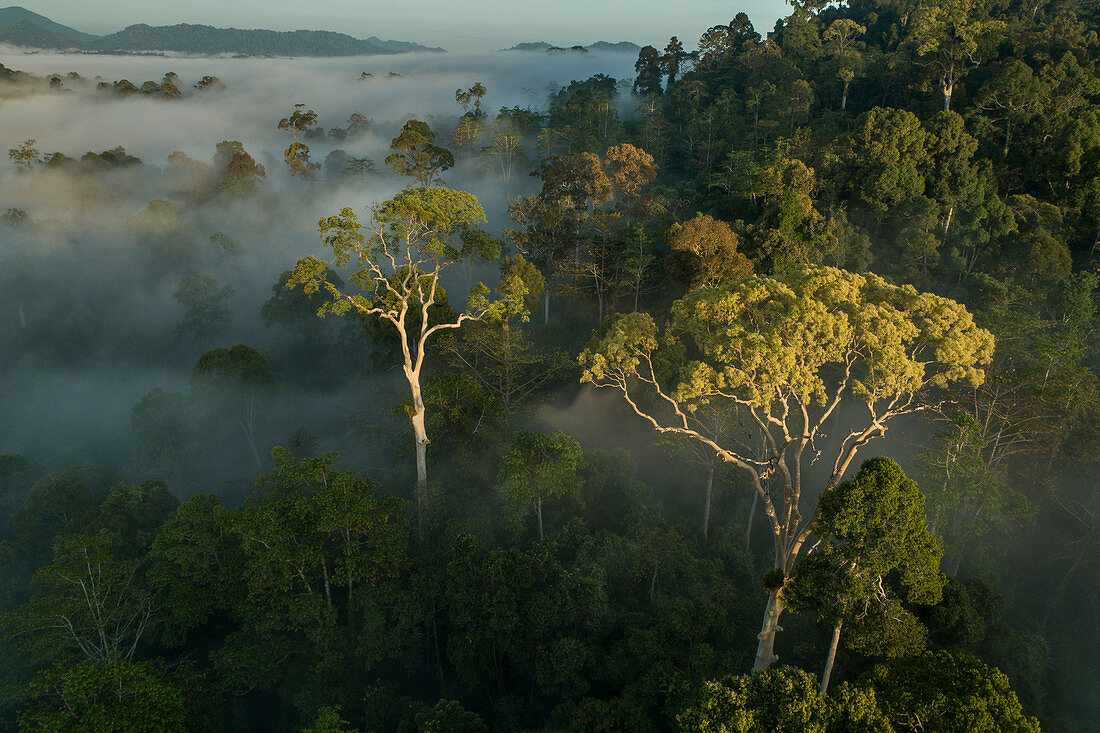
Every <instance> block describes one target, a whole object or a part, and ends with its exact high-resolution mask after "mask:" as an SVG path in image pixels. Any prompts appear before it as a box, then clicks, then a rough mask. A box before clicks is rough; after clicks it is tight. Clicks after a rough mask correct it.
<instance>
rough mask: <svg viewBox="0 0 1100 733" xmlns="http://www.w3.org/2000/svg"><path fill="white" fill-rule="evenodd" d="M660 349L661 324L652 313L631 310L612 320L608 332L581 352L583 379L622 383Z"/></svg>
mask: <svg viewBox="0 0 1100 733" xmlns="http://www.w3.org/2000/svg"><path fill="white" fill-rule="evenodd" d="M656 350H657V326H656V325H655V324H654V323H653V318H652V317H651V316H650V315H649V314H648V313H628V314H626V315H622V316H619V317H618V318H615V319H614V320H613V321H611V322H610V324H609V325H608V328H607V331H606V333H604V335H603V336H602V337H601V338H600V339H599V340H598V341H597V342H595V343H594V344H592V345H590V346H589V347H588V348H586V349H585V350H584V351H582V352H581V355H580V357H579V361H580V365H581V368H582V369H584V373H583V374H582V375H581V381H582V382H592V383H593V384H597V385H598V384H600V383H601V382H613V383H616V384H617V383H620V382H625V381H626V380H627V379H629V378H631V377H634V376H637V374H638V365H639V364H640V363H641V360H642V359H646V358H648V357H649V356H651V355H652V354H653V352H654V351H656Z"/></svg>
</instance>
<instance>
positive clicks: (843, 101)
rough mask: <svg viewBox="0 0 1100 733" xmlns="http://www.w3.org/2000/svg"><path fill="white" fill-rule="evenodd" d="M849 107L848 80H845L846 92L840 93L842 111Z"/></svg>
mask: <svg viewBox="0 0 1100 733" xmlns="http://www.w3.org/2000/svg"><path fill="white" fill-rule="evenodd" d="M847 108H848V82H844V92H843V93H841V95H840V111H841V112H843V111H844V110H846V109H847Z"/></svg>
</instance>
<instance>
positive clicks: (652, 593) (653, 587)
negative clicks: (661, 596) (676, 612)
mask: <svg viewBox="0 0 1100 733" xmlns="http://www.w3.org/2000/svg"><path fill="white" fill-rule="evenodd" d="M657 567H658V565H657V563H653V580H651V581H649V602H650V603H653V601H655V600H656V599H657Z"/></svg>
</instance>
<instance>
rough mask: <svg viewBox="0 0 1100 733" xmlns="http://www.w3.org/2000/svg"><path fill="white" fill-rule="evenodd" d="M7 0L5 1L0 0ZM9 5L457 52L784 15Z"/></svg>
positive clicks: (437, 0) (420, 6)
mask: <svg viewBox="0 0 1100 733" xmlns="http://www.w3.org/2000/svg"><path fill="white" fill-rule="evenodd" d="M0 2H2V0H0ZM12 4H20V5H22V7H25V8H27V9H28V10H32V11H34V12H36V13H40V14H41V15H45V16H46V17H48V18H50V19H51V20H53V21H55V22H58V23H61V24H63V25H67V26H70V27H72V28H75V29H76V30H79V31H84V32H86V33H95V34H97V35H102V34H106V33H112V32H114V31H117V30H120V29H122V28H124V27H126V26H128V25H132V24H134V23H148V24H149V25H174V24H176V23H195V24H205V25H214V26H219V27H234V28H270V29H273V30H296V29H308V30H332V31H340V32H342V33H347V34H350V35H353V36H357V37H360V38H365V37H367V36H379V37H380V38H383V39H387V40H391V39H392V40H400V41H414V42H417V43H423V44H426V45H429V46H442V47H443V48H446V49H447V50H450V51H479V50H489V49H495V48H502V47H508V46H511V45H513V44H515V43H519V42H523V41H543V40H545V41H548V42H550V43H555V44H569V45H572V44H575V43H584V44H587V43H592V42H593V41H599V40H606V41H633V42H635V43H638V44H640V45H646V44H653V45H658V44H660V46H661V47H663V46H664V43H665V42H667V40H668V38H669V36H673V35H675V36H678V37H679V38H680V40H681V41H683V42H684V45H685V46H688V47H689V48H690V47H694V44H695V42H696V41H697V40H698V38H699V36H700V35H701V34H702V33H703V31H705V30H706V29H707V28H709V27H710V26H713V25H716V24H718V23H725V22H728V21H729V20H730V18H732V17H733V16H734V15H735V14H736V13H738V12H745V13H747V14H748V15H749V17H750V18H752V20H753V23H754V24H755V25H756V27H757V30H759V31H761V32H764V31H768V30H771V28H772V26H773V25H774V24H775V20H776V19H777V18H779V17H781V16H785V15H787V13H788V12H789V7H788V6H787V4H786V2H784V0H744V1H743V2H742V3H740V4H731V3H729V2H726V1H724V0H689V1H688V2H667V0H666V1H663V2H654V1H652V0H473V1H472V2H471V0H396V2H395V0H314V2H302V0H264V2H262V3H257V2H255V0H188V1H187V2H185V3H180V2H178V0H173V1H172V2H167V1H166V0H95V2H88V0H37V1H35V0H22V2H20V1H19V0H16V2H14V3H12Z"/></svg>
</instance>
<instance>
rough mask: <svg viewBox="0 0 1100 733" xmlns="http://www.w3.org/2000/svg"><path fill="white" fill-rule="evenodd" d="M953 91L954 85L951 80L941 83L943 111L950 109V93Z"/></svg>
mask: <svg viewBox="0 0 1100 733" xmlns="http://www.w3.org/2000/svg"><path fill="white" fill-rule="evenodd" d="M953 91H955V85H954V83H952V82H947V81H945V82H944V83H943V111H944V112H950V111H951V93H952V92H953Z"/></svg>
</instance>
